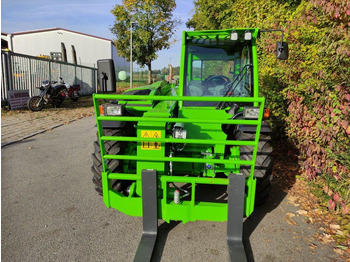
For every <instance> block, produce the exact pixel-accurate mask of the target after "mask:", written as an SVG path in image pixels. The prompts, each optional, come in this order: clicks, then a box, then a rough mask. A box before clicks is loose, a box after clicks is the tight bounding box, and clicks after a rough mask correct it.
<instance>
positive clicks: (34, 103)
mask: <svg viewBox="0 0 350 262" xmlns="http://www.w3.org/2000/svg"><path fill="white" fill-rule="evenodd" d="M40 99H41V98H39V97H36V98H34V99H32V100H31V101H30V107H32V108H40V107H41V103H40Z"/></svg>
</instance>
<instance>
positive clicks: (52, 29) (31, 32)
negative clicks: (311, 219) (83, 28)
mask: <svg viewBox="0 0 350 262" xmlns="http://www.w3.org/2000/svg"><path fill="white" fill-rule="evenodd" d="M58 30H62V31H67V32H71V33H75V34H79V35H85V36H89V37H94V38H98V39H102V40H106V41H110V42H113V41H112V40H111V39H108V38H104V37H100V36H95V35H89V34H85V33H81V32H77V31H73V30H68V29H64V28H60V27H53V28H44V29H38V30H29V31H23V32H15V33H12V34H11V35H13V36H15V35H24V34H35V33H41V32H48V31H58ZM1 34H2V35H3V34H4V35H8V34H6V33H1Z"/></svg>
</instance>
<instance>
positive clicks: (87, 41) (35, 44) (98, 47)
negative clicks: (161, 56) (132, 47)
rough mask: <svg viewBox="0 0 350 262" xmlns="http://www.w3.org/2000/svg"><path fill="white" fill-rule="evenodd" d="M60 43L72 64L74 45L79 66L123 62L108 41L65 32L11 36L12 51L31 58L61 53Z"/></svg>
mask: <svg viewBox="0 0 350 262" xmlns="http://www.w3.org/2000/svg"><path fill="white" fill-rule="evenodd" d="M61 42H63V43H64V44H65V47H66V53H67V61H68V62H69V63H72V62H73V58H72V49H71V45H74V47H75V51H76V55H77V63H78V64H81V65H85V66H91V67H96V66H97V60H99V59H114V60H115V63H117V64H121V65H122V64H124V62H125V61H124V59H123V58H120V57H118V56H117V54H116V50H115V51H113V50H114V49H115V47H114V46H113V44H112V42H111V41H110V40H107V39H100V38H96V37H91V36H86V35H82V34H78V33H74V32H69V31H65V30H51V31H43V32H35V33H26V34H19V35H12V43H13V48H12V51H13V52H16V53H21V54H27V55H32V56H38V55H50V52H61ZM127 64H128V63H127Z"/></svg>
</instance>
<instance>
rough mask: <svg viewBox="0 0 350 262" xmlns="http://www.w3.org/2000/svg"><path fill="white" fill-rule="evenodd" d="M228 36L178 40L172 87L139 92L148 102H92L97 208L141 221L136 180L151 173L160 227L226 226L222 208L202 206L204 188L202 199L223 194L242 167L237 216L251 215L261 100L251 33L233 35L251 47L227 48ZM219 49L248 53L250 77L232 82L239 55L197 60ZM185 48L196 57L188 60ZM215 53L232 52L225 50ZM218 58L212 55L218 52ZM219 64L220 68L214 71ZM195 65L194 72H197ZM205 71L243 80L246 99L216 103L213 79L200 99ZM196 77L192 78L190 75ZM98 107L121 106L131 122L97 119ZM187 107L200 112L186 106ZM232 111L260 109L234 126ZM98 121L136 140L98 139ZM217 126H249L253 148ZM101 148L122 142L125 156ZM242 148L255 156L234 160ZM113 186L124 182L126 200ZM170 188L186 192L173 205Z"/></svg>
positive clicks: (210, 203) (217, 87)
mask: <svg viewBox="0 0 350 262" xmlns="http://www.w3.org/2000/svg"><path fill="white" fill-rule="evenodd" d="M232 30H233V29H229V30H215V31H199V32H184V33H183V41H182V57H181V66H180V68H181V71H180V82H179V84H178V86H175V85H174V84H167V83H165V82H157V83H154V84H152V85H149V86H145V87H142V88H139V89H138V90H140V91H142V90H148V91H147V92H148V94H147V95H137V94H136V95H129V94H128V92H130V91H127V92H126V93H125V94H123V95H106V94H94V95H93V100H94V107H95V113H96V120H97V129H98V136H99V143H100V147H101V155H102V160H103V161H102V164H103V172H102V186H103V201H104V203H105V205H106V206H107V207H108V208H109V207H113V208H115V209H117V210H119V211H121V212H123V213H125V214H128V215H131V216H142V187H141V183H142V181H141V172H142V170H145V169H153V170H156V172H157V176H158V218H159V219H163V220H165V221H167V222H169V221H170V220H179V221H182V222H183V223H186V222H189V221H195V220H209V221H226V220H227V201H225V200H223V201H216V200H217V199H209V200H207V199H206V196H207V195H210V194H209V192H208V185H210V187H211V188H212V189H211V190H209V191H215V190H216V189H217V190H220V189H222V188H225V187H226V186H227V185H228V181H229V180H228V175H229V174H230V173H240V168H241V166H242V165H244V166H250V175H249V176H248V177H247V178H246V191H245V205H244V206H245V211H244V215H245V216H247V217H248V216H249V215H250V214H251V213H252V212H253V210H254V201H255V187H256V178H255V177H254V167H255V162H256V155H257V150H258V143H259V134H260V129H261V123H262V118H263V111H264V98H262V97H258V67H257V51H256V39H257V37H258V29H235V30H236V32H238V34H240V36H241V35H243V34H244V32H246V31H247V30H249V31H250V32H251V33H252V40H250V41H243V40H241V41H237V42H236V43H234V44H233V42H232V41H231V40H230V34H231V32H232ZM230 41H231V42H232V43H231V42H230ZM218 43H219V45H220V43H221V44H222V43H223V44H222V45H229V44H230V43H231V45H232V46H234V47H235V50H239V52H241V53H242V54H243V52H247V54H249V65H248V67H246V68H248V69H249V70H250V71H249V72H248V73H247V72H245V74H244V75H243V74H242V75H238V76H235V74H236V75H237V74H238V73H239V71H240V70H242V71H243V70H244V68H243V64H242V63H243V62H242V61H243V60H244V59H243V58H242V57H243V55H242V56H241V58H240V63H241V66H240V64H239V63H237V62H236V61H237V53H239V52H238V51H235V52H233V51H232V52H231V51H227V54H228V56H229V57H230V61H229V62H227V63H226V60H225V59H226V58H225V57H224V55H225V52H222V54H221V55H220V54H219V55H217V54H215V59H217V60H215V59H212V60H210V57H209V55H210V52H209V55H208V54H207V53H206V52H202V53H200V52H197V51H198V50H201V48H202V47H203V46H204V48H209V49H208V50H212V49H210V48H212V46H217V44H218ZM227 43H228V44H227ZM192 46H193V48H192ZM190 48H192V50H195V51H193V52H192V51H191V49H190ZM196 48H197V49H196ZM222 50H231V46H229V47H228V49H222ZM245 50H248V51H245ZM219 51H220V50H219ZM219 51H218V52H217V53H220V52H221V51H220V52H219ZM191 52H192V53H191ZM196 52H197V53H196ZM231 58H232V59H231ZM220 61H221V62H220ZM227 61H228V60H227ZM247 61H248V60H247ZM221 64H222V66H220V65H221ZM193 65H195V66H193ZM197 65H200V66H201V67H196V66H197ZM239 66H240V68H239ZM199 68H200V70H199ZM210 68H216V69H215V70H218V68H219V69H220V68H221V69H220V70H222V72H224V71H225V70H226V71H227V69H229V73H227V77H228V78H230V77H232V78H230V81H231V79H233V80H234V79H235V77H240V78H242V79H243V80H240V82H244V81H245V83H246V86H247V85H248V84H249V88H250V91H249V95H248V96H228V95H227V96H223V95H221V96H220V95H219V94H223V93H224V92H223V91H225V89H224V88H225V86H224V85H221V84H217V82H216V81H218V80H215V79H214V81H213V83H212V85H211V86H210V85H209V86H210V87H209V88H208V90H207V92H208V93H210V95H205V94H204V92H203V94H200V93H201V92H202V91H201V90H197V88H198V86H200V83H202V82H203V80H204V78H208V76H206V75H205V74H207V75H208V74H209V73H210V72H209V73H207V71H208V70H209V69H210ZM242 68H243V69H242ZM248 69H247V70H248ZM196 70H197V72H196V73H194V71H196ZM247 70H246V71H247ZM226 71H225V72H226ZM203 74H204V75H203ZM216 74H218V73H216ZM230 74H232V76H230ZM209 77H210V76H209ZM248 78H249V79H248ZM233 80H232V81H233ZM191 81H192V82H196V83H197V82H198V83H199V85H197V86H194V87H193V88H192V90H194V92H197V93H199V94H200V96H194V95H193V94H190V93H189V92H190V91H186V90H190V88H191V84H189V83H191ZM249 81H250V82H249ZM235 89H236V87H235ZM234 91H236V90H234ZM186 92H188V93H186ZM233 93H234V92H233ZM102 100H112V101H118V104H120V105H123V107H124V112H129V113H130V114H129V115H123V116H105V115H100V111H99V105H100V104H101V103H102ZM192 102H195V103H202V104H201V105H196V104H191V103H192ZM220 102H221V103H223V102H226V103H225V104H224V106H223V107H222V108H217V106H216V105H218V103H220ZM233 103H235V104H238V105H239V109H238V112H240V111H242V110H243V108H244V107H245V106H246V105H248V106H254V107H256V108H259V116H258V119H244V118H239V119H233V116H232V115H231V114H229V113H228V110H229V109H230V107H231V106H230V105H232V104H233ZM102 121H120V122H125V123H130V122H131V126H133V128H134V129H135V131H136V132H135V133H136V136H135V135H128V134H126V135H124V136H104V135H103V127H102ZM223 125H224V126H231V125H235V126H237V125H238V126H239V125H246V126H254V127H255V128H256V133H255V139H254V140H253V141H240V140H235V139H232V138H229V137H228V135H227V134H226V133H225V132H223ZM176 126H181V128H182V129H184V130H186V131H187V136H186V138H185V139H184V138H174V129H175V127H176ZM105 141H121V142H122V144H123V147H124V148H123V152H124V153H123V154H114V155H109V154H106V151H105V146H104V142H105ZM241 146H251V147H253V148H254V149H253V155H252V158H251V160H241V158H240V147H241ZM108 159H118V160H119V162H120V164H121V166H122V167H123V168H122V169H121V170H120V171H118V173H112V172H111V170H110V169H109V167H108V165H107V161H106V160H108ZM115 180H120V181H129V185H130V186H129V191H128V194H125V193H121V192H119V191H118V190H115V189H113V187H112V181H115ZM174 184H175V185H177V186H178V187H184V188H186V190H185V191H186V192H188V194H187V195H186V196H183V197H182V198H181V199H180V201H179V202H178V203H176V201H174V191H175V190H176V188H178V187H177V186H174ZM200 191H201V192H200ZM207 192H208V193H207ZM224 192H225V190H224ZM182 194H183V192H182ZM203 196H204V197H203Z"/></svg>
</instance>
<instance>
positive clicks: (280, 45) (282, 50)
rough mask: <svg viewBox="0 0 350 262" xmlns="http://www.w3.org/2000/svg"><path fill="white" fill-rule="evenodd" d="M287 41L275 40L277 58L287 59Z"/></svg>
mask: <svg viewBox="0 0 350 262" xmlns="http://www.w3.org/2000/svg"><path fill="white" fill-rule="evenodd" d="M288 55H289V54H288V43H287V42H277V45H276V56H277V59H280V60H287V59H288Z"/></svg>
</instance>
